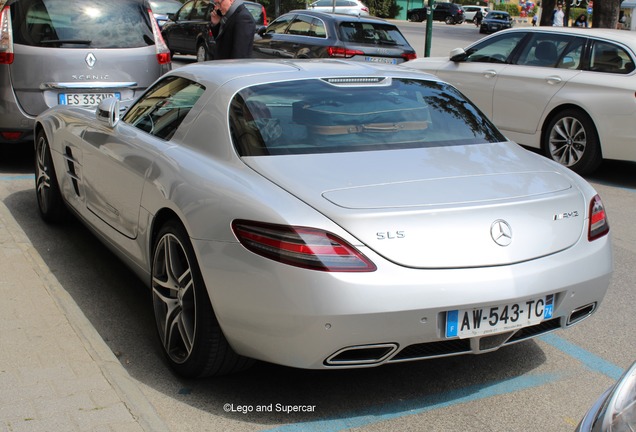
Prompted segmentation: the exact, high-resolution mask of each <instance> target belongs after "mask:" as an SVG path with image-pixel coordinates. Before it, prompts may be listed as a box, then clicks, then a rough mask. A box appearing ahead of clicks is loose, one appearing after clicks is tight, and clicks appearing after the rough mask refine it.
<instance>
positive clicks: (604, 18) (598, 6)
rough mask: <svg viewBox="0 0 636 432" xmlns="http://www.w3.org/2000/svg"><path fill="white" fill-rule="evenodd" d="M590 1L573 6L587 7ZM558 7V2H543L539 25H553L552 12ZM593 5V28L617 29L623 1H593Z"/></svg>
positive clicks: (550, 0) (575, 3)
mask: <svg viewBox="0 0 636 432" xmlns="http://www.w3.org/2000/svg"><path fill="white" fill-rule="evenodd" d="M566 1H567V0H566ZM569 1H572V0H569ZM588 1H590V0H583V1H581V2H580V5H579V4H577V3H578V2H576V1H572V6H577V7H585V6H587V4H588ZM558 2H559V3H562V1H561V0H558ZM563 3H564V2H563ZM556 5H557V0H543V1H542V2H541V6H542V7H543V11H542V12H541V22H540V24H539V25H542V26H551V25H552V11H553V10H554V9H555V8H556ZM593 5H594V6H593V9H594V13H593V14H592V27H598V28H616V26H617V24H618V14H619V12H620V7H621V0H593ZM568 11H569V8H568ZM566 18H567V17H566Z"/></svg>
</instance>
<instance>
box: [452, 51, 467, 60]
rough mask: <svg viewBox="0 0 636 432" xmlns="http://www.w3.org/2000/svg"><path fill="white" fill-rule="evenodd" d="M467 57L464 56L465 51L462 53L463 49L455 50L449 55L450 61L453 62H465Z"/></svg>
mask: <svg viewBox="0 0 636 432" xmlns="http://www.w3.org/2000/svg"><path fill="white" fill-rule="evenodd" d="M467 56H468V54H466V51H464V48H455V49H454V50H452V51H451V52H450V54H449V57H450V60H451V61H453V62H462V61H464V60H466V57H467Z"/></svg>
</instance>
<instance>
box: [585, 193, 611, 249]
mask: <svg viewBox="0 0 636 432" xmlns="http://www.w3.org/2000/svg"><path fill="white" fill-rule="evenodd" d="M589 224H590V225H589V229H588V233H587V239H588V240H589V241H592V240H596V239H598V238H601V237H603V236H604V235H606V234H607V233H608V232H609V222H608V220H607V214H606V213H605V206H604V205H603V202H602V201H601V197H599V196H598V195H596V196H595V197H594V198H592V201H591V202H590V221H589Z"/></svg>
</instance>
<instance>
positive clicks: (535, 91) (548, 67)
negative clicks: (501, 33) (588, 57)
mask: <svg viewBox="0 0 636 432" xmlns="http://www.w3.org/2000/svg"><path fill="white" fill-rule="evenodd" d="M586 40H587V38H585V37H577V36H574V35H566V34H555V33H547V32H546V33H535V34H533V35H532V37H531V38H529V39H527V40H526V43H525V44H524V46H523V49H521V50H520V51H519V55H518V58H517V60H516V61H515V64H513V65H510V66H508V67H506V68H505V69H504V70H502V71H500V72H499V74H498V78H497V81H496V83H495V87H494V92H493V111H492V117H491V120H493V122H494V123H495V124H496V125H497V127H498V128H499V129H501V130H502V131H503V132H504V133H507V132H514V133H522V134H533V133H535V132H536V131H537V130H539V129H540V128H541V125H540V121H541V118H542V117H543V113H544V111H545V108H546V106H547V105H548V104H549V102H550V100H551V99H552V98H553V97H554V95H555V94H556V93H557V92H558V91H559V90H560V89H561V88H562V87H563V86H564V85H565V83H567V82H568V81H570V80H571V79H572V78H573V77H575V76H576V75H578V74H580V73H581V62H582V59H583V51H584V48H585V42H586ZM515 139H516V138H515Z"/></svg>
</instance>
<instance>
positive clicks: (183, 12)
mask: <svg viewBox="0 0 636 432" xmlns="http://www.w3.org/2000/svg"><path fill="white" fill-rule="evenodd" d="M193 6H194V1H189V2H187V3H186V4H184V5H183V7H182V8H181V9H179V12H177V16H176V17H175V19H176V20H177V21H183V20H187V19H188V18H190V12H192V7H193Z"/></svg>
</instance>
